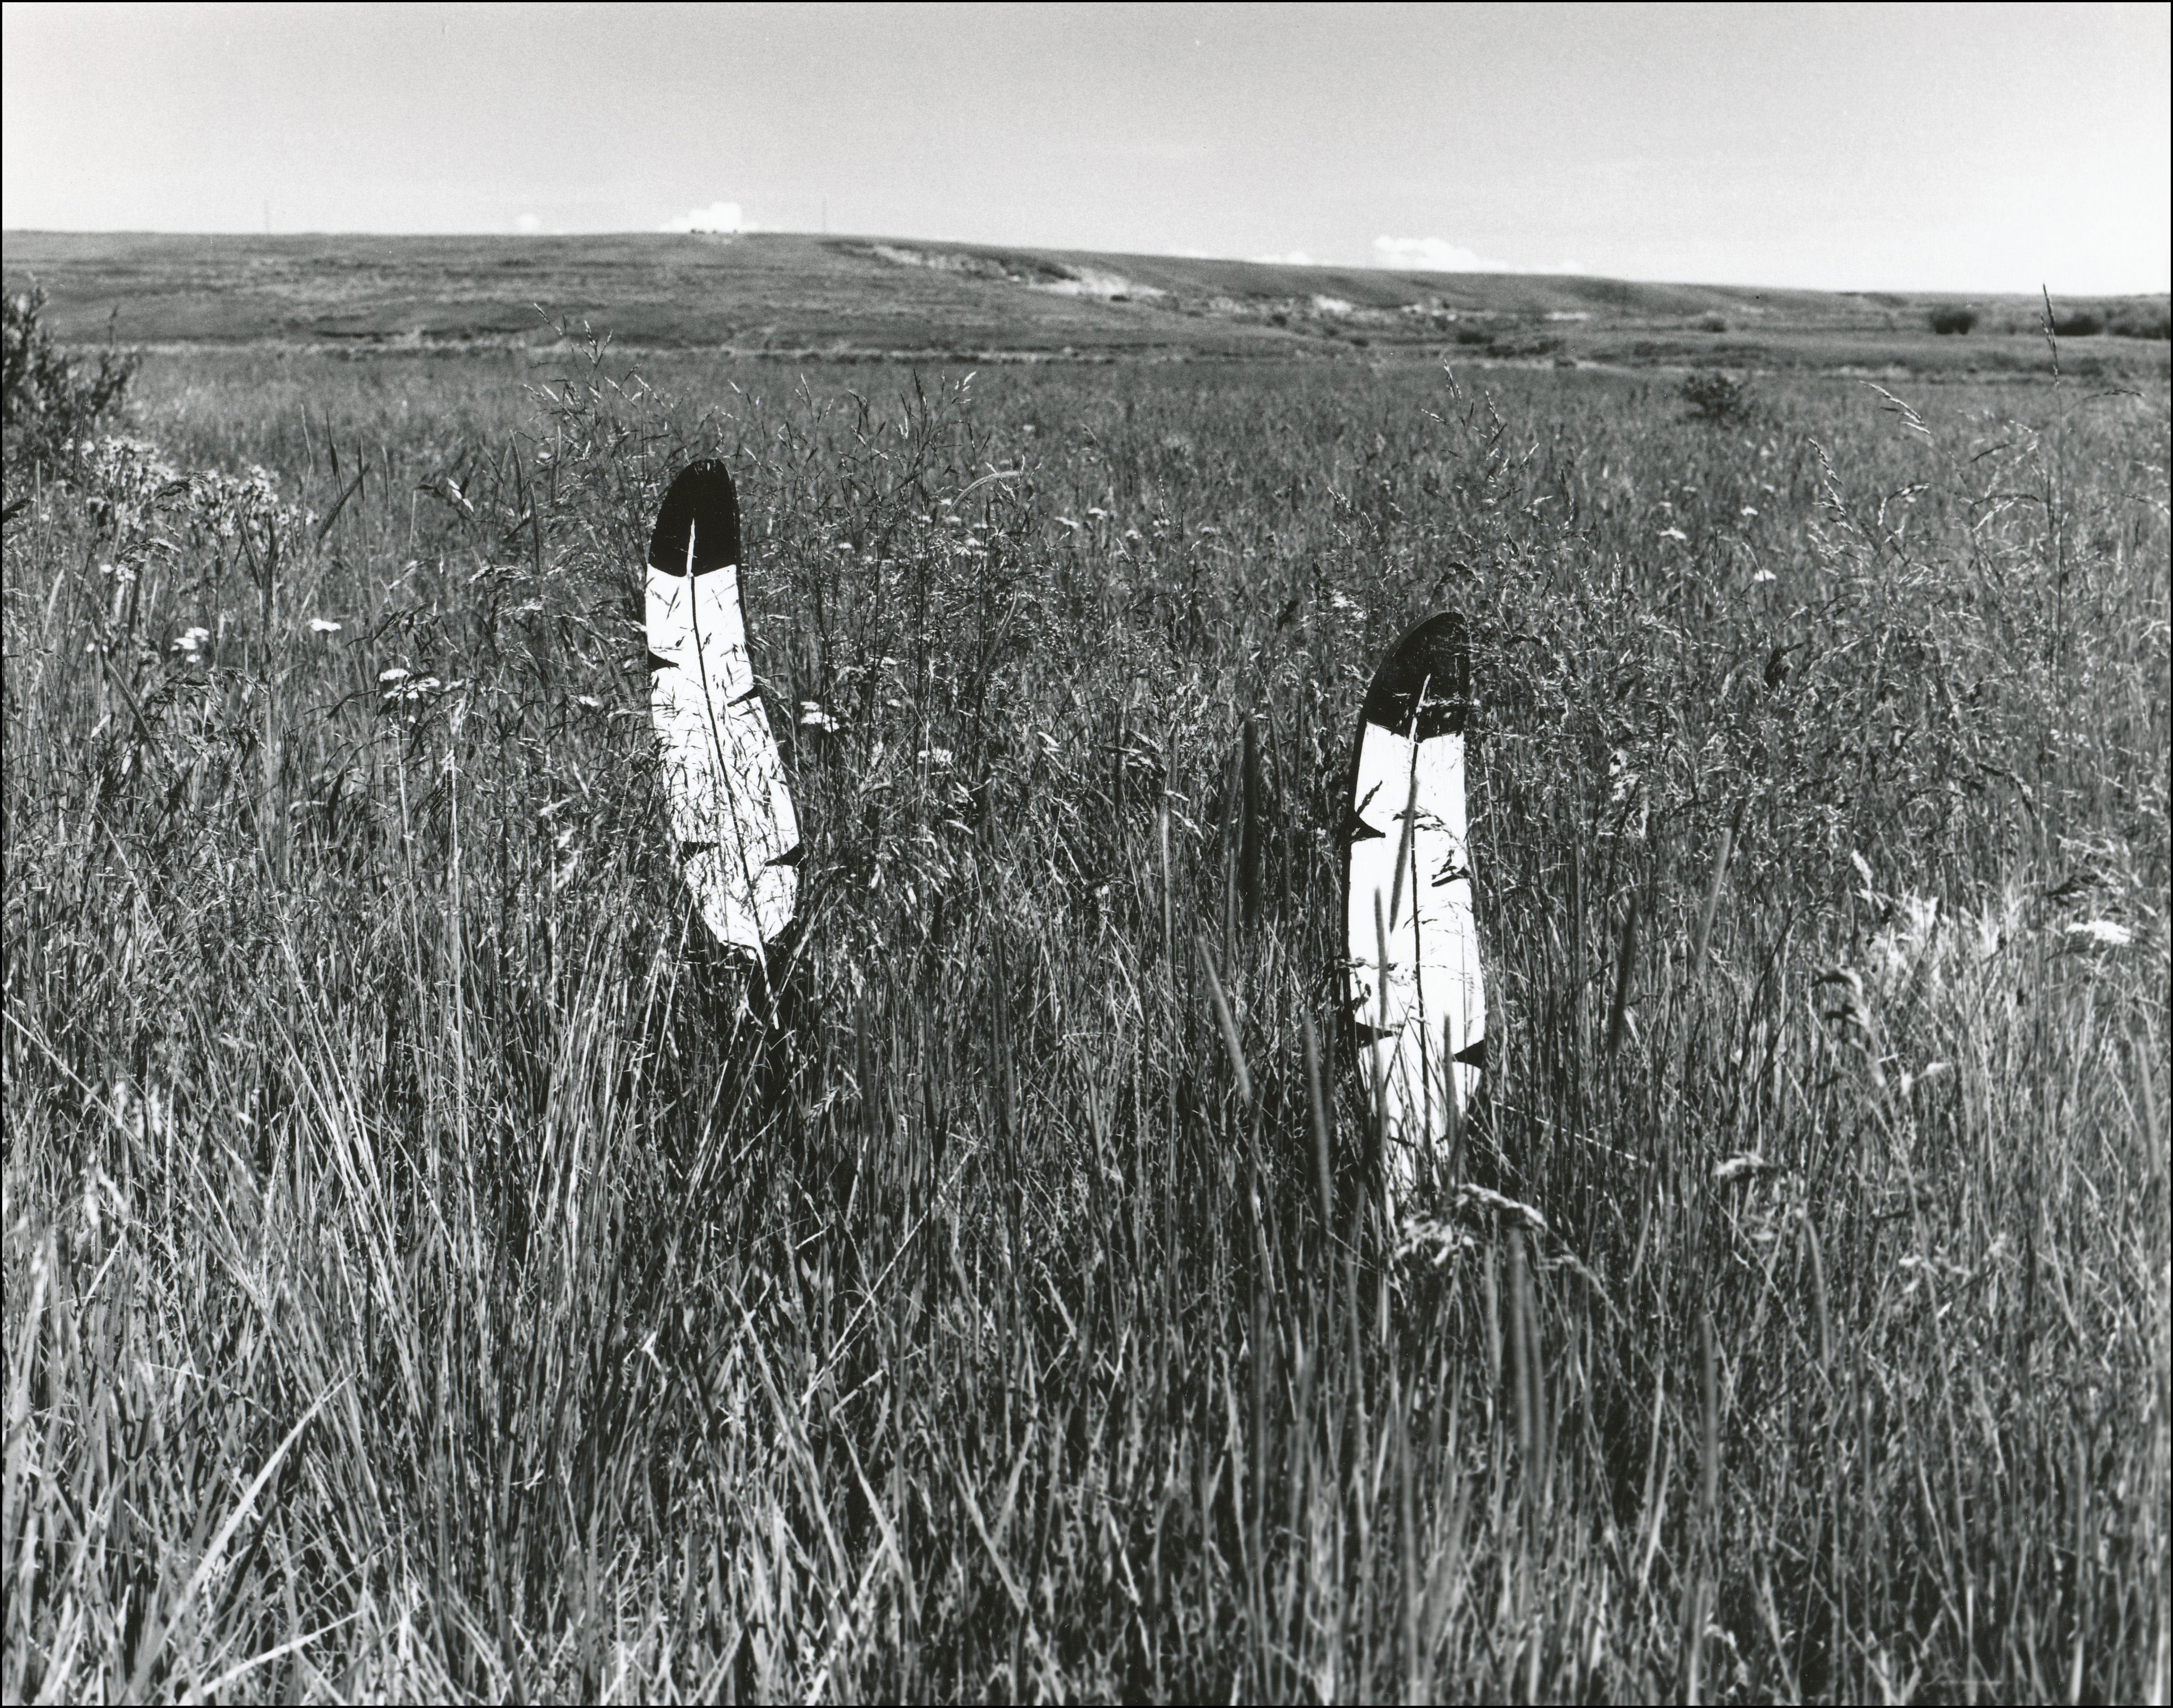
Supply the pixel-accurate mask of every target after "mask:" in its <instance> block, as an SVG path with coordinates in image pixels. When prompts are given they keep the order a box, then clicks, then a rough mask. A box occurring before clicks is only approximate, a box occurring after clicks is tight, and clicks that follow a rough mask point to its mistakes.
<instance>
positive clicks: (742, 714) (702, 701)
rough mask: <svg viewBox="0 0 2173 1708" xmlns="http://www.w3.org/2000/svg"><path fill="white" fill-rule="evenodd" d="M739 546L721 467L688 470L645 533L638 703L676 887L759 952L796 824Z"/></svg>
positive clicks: (778, 919) (786, 897) (788, 911)
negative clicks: (658, 768)
mask: <svg viewBox="0 0 2173 1708" xmlns="http://www.w3.org/2000/svg"><path fill="white" fill-rule="evenodd" d="M739 555H740V554H739V505H738V498H737V496H736V493H734V492H733V490H732V484H731V476H730V475H729V474H728V473H726V472H725V468H724V466H723V465H722V464H720V463H715V462H698V463H694V464H693V465H691V466H688V467H687V469H686V470H684V471H682V473H681V474H680V476H679V477H678V479H677V480H676V481H674V482H672V483H671V491H670V492H669V493H666V495H665V499H664V503H663V504H662V506H661V508H660V509H659V511H658V513H657V519H656V529H655V533H654V534H653V535H652V536H650V550H649V564H648V572H647V583H648V601H647V603H648V612H647V616H648V630H649V653H650V659H649V664H650V712H651V715H652V716H653V718H654V719H655V724H656V733H657V737H658V740H659V741H660V743H661V747H662V752H663V761H664V779H665V787H666V792H667V795H668V796H669V798H670V801H671V834H672V837H673V839H674V841H675V843H676V844H677V852H678V854H679V856H680V870H681V874H682V876H683V877H684V879H685V881H686V884H687V888H688V890H689V891H691V892H693V897H694V901H695V905H696V907H697V908H698V910H699V912H700V913H701V915H702V919H703V923H704V924H706V925H707V926H708V927H709V930H710V932H711V934H712V935H714V936H715V938H716V939H717V940H718V941H719V942H720V943H723V944H725V945H727V946H730V947H731V948H734V949H736V950H741V951H745V952H746V953H748V954H751V955H755V956H759V955H760V954H761V953H762V948H763V944H764V943H765V942H767V941H768V940H772V939H774V938H775V937H776V936H777V935H779V933H781V932H782V931H783V930H784V929H785V927H786V926H787V925H788V924H790V923H791V920H792V915H793V909H794V906H795V902H796V901H797V899H798V891H799V875H798V872H797V870H796V867H797V865H798V861H799V859H800V823H799V819H798V817H797V816H796V815H795V813H794V811H793V810H792V795H791V792H790V789H788V788H787V786H786V784H785V765H784V761H783V760H782V758H781V757H779V753H778V750H777V742H776V740H775V738H774V736H773V735H772V734H771V732H770V727H769V717H768V714H767V713H766V712H764V711H763V704H762V698H761V696H760V694H759V692H758V691H757V689H756V687H755V681H754V668H753V665H752V663H751V661H750V660H749V659H748V656H747V617H746V612H745V610H744V608H743V606H742V605H741V597H740V581H739Z"/></svg>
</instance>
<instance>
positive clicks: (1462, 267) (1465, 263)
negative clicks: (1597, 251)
mask: <svg viewBox="0 0 2173 1708" xmlns="http://www.w3.org/2000/svg"><path fill="white" fill-rule="evenodd" d="M1373 265H1374V266H1376V267H1387V268H1388V269H1389V270H1390V271H1392V272H1560V273H1577V274H1583V273H1586V272H1589V271H1590V270H1591V269H1589V268H1588V267H1586V266H1585V265H1584V263H1583V262H1582V261H1556V263H1555V264H1554V265H1553V266H1552V267H1517V266H1514V265H1512V264H1511V263H1510V262H1508V261H1496V259H1495V258H1494V257H1493V256H1487V255H1481V254H1480V253H1479V252H1478V251H1476V250H1472V249H1466V248H1465V247H1464V245H1462V244H1460V243H1451V242H1450V241H1449V240H1448V239H1447V238H1445V237H1377V238H1375V239H1374V240H1373Z"/></svg>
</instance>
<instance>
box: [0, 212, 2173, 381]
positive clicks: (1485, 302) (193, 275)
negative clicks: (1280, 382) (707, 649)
mask: <svg viewBox="0 0 2173 1708" xmlns="http://www.w3.org/2000/svg"><path fill="white" fill-rule="evenodd" d="M4 255H5V262H6V278H7V288H8V290H9V291H13V292H19V291H23V290H26V289H28V288H30V285H31V283H33V282H36V283H41V284H42V285H43V286H44V287H45V288H46V289H47V290H48V291H49V292H50V294H51V307H50V309H49V311H48V317H49V319H50V321H51V324H52V325H53V326H54V327H55V329H56V330H57V331H58V332H59V334H60V335H61V336H62V337H65V338H70V339H76V340H91V339H95V338H97V337H100V336H102V335H103V334H104V333H105V331H106V329H107V327H108V326H109V324H110V323H111V321H113V320H114V319H115V317H116V316H117V317H118V321H119V329H120V333H121V337H124V338H127V339H128V340H130V341H132V342H137V343H147V344H150V345H153V346H192V345H193V346H202V345H230V346H239V347H245V348H262V347H263V346H265V345H267V344H268V343H276V344H278V345H280V346H283V347H285V348H290V349H295V350H305V351H320V352H328V351H351V352H356V353H382V352H385V351H387V350H397V349H403V348H404V349H429V350H434V351H440V352H443V351H459V350H475V349H493V348H495V349H517V350H537V351H541V350H547V349H548V348H551V347H552V346H553V344H554V343H555V342H556V341H557V337H558V326H559V324H560V323H562V322H563V321H574V322H575V323H576V324H579V323H580V322H582V321H592V322H593V323H594V324H595V325H596V326H600V327H605V326H607V327H609V328H610V329H611V330H612V332H613V334H614V335H615V337H616V338H617V343H618V346H619V348H621V349H623V350H628V351H642V352H645V353H657V352H666V351H668V352H673V353H677V352H682V351H692V350H705V351H712V352H723V353H732V354H736V355H740V356H763V357H767V358H769V359H772V360H790V361H793V362H795V363H807V362H812V361H824V362H868V361H889V362H917V363H921V364H927V363H930V362H941V361H943V360H946V359H949V360H967V361H971V362H974V363H978V364H981V365H983V366H986V365H989V364H992V363H997V362H1088V363H1094V362H1107V361H1112V360H1137V359H1140V358H1149V359H1154V360H1162V361H1177V360H1194V359H1200V358H1218V359H1230V358H1253V359H1273V360H1280V361H1284V362H1307V363H1312V362H1329V363H1338V364H1341V363H1348V362H1351V361H1353V360H1358V361H1365V362H1371V361H1372V360H1375V359H1378V358H1379V357H1380V356H1382V355H1383V354H1399V355H1401V356H1404V357H1405V358H1411V357H1426V356H1428V355H1434V356H1451V355H1453V356H1456V357H1457V358H1459V359H1460V360H1462V361H1464V362H1465V363H1466V364H1487V365H1490V366H1491V365H1503V366H1507V365H1525V366H1533V365H1550V364H1599V365H1603V366H1607V367H1613V368H1626V369H1653V368H1730V369H1758V370H1771V371H1787V372H1803V371H1811V372H1831V371H1833V370H1835V369H1848V370H1850V371H1852V372H1855V373H1858V374H1866V375H1868V376H1869V377H1872V378H1874V379H1882V378H1885V377H1887V376H1888V375H1890V374H1947V375H1953V374H1983V375H2014V376H2029V377H2031V378H2045V379H2049V378H2050V377H2051V373H2052V362H2051V358H2050V354H2049V352H2048V351H2047V349H2046V344H2045V341H2044V338H2043V336H2042V332H2043V327H2044V320H2045V312H2046V302H2045V300H2044V299H2043V298H2042V297H2040V296H2034V295H2033V296H2006V297H1999V296H1994V297H1987V298H1984V299H1978V300H1972V301H1971V302H1970V303H1968V304H1964V303H1962V302H1960V300H1959V299H1955V298H1953V297H1949V296H1942V295H1938V294H1928V293H1921V292H1919V293H1906V292H1887V291H1882V292H1862V291H1852V292H1841V291H1809V290H1767V289H1756V288H1749V287H1741V286H1729V285H1688V284H1656V283H1643V282H1636V281H1631V280H1626V279H1607V278H1584V277H1574V276H1569V275H1554V274H1548V275H1536V276H1535V275H1527V274H1513V273H1426V272H1400V271H1394V270H1390V269H1388V268H1383V267H1311V266H1291V265H1287V264H1284V263H1280V262H1266V261H1218V260H1211V259H1205V258H1200V257H1193V256H1151V255H1099V254H1082V253H1078V252H1075V251H1059V250H1025V249H1002V248H995V247H991V246H988V245H967V244H956V243H924V242H917V241H915V242H904V241H892V240H881V239H876V238H867V237H817V236H811V235H807V234H793V233H788V232H765V233H758V234H739V235H699V236H684V237H666V236H657V235H647V236H644V235H640V234H628V235H620V236H597V237H336V236H321V235H320V236H302V235H298V236H291V237H251V236H221V237H209V236H186V235H178V234H153V233H145V232H121V233H106V234H91V233H79V232H78V233H68V232H24V231H11V232H8V234H6V236H5V240H4ZM2053 290H2054V292H2055V294H2056V295H2057V304H2058V305H2057V313H2058V315H2059V316H2060V317H2061V319H2062V326H2061V327H2060V331H2061V334H2062V337H2069V338H2071V340H2072V339H2073V338H2077V337H2084V338H2087V339H2088V342H2084V343H2081V344H2073V343H2072V342H2071V345H2070V348H2069V350H2068V354H2067V364H2068V373H2069V374H2071V375H2077V376H2083V375H2094V376H2097V377H2100V378H2106V379H2118V378H2123V377H2124V378H2126V380H2127V382H2128V383H2136V381H2137V380H2139V379H2159V380H2162V379H2163V378H2164V377H2165V374H2166V372H2167V357H2168V350H2167V345H2166V342H2165V340H2166V299H2165V297H2164V296H2162V295H2160V296H2154V297H2108V298H2091V299H2079V300H2077V299H2069V298H2068V297H2067V296H2065V295H2064V294H2059V293H2058V285H2057V281H2055V282H2054V284H2053ZM1963 314H1965V315H1968V316H1969V320H1970V326H1971V328H1973V329H1974V331H1975V336H1974V337H1971V338H1970V339H1969V340H1967V341H1966V342H1960V341H1957V340H1956V339H1955V338H1952V337H1939V336H1938V334H1939V333H1941V332H1946V331H1952V330H1954V329H1955V328H1954V327H1953V326H1952V325H1951V324H1943V323H1942V322H1943V319H1950V317H1952V316H1954V315H1963ZM2100 335H2105V336H2100Z"/></svg>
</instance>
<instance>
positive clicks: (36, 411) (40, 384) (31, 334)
mask: <svg viewBox="0 0 2173 1708" xmlns="http://www.w3.org/2000/svg"><path fill="white" fill-rule="evenodd" d="M45 310H46V290H45V287H44V286H43V285H40V284H33V285H32V286H31V287H30V289H29V290H28V291H27V292H24V293H22V294H18V295H14V296H10V297H8V299H7V300H6V304H5V331H4V340H0V426H4V428H5V429H6V432H7V438H8V461H10V462H11V463H12V462H13V461H15V460H16V459H17V458H23V459H25V460H27V461H29V462H30V464H32V465H34V466H35V465H40V464H43V463H46V462H48V461H51V459H52V458H53V457H55V456H56V455H59V454H60V452H61V451H62V449H63V448H64V447H65V446H67V445H72V444H74V443H76V442H77V441H78V440H80V439H84V438H87V437H88V436H89V434H92V433H93V432H94V431H95V430H96V428H98V427H99V425H100V423H103V422H105V421H106V420H108V419H109V418H111V417H112V416H113V415H114V414H116V412H118V411H119V409H120V407H121V401H122V399H123V398H124V397H125V396H127V391H128V383H129V381H130V380H132V379H134V378H135V376H136V369H137V366H138V365H139V364H141V362H142V360H143V358H142V356H141V355H140V354H139V353H137V352H136V351H133V350H122V349H121V348H119V346H118V345H117V344H116V342H114V339H113V337H112V334H111V329H110V326H109V331H108V333H107V337H106V342H105V348H103V349H101V350H100V352H99V353H98V363H97V366H96V368H95V369H93V368H91V367H90V366H89V364H88V363H87V362H84V363H77V362H72V361H70V360H69V359H68V358H67V354H66V353H64V352H63V351H62V349H61V348H60V346H59V345H57V343H55V342H53V335H52V331H51V328H50V327H48V326H46V325H45V323H44V315H45Z"/></svg>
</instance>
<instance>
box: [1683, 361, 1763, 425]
mask: <svg viewBox="0 0 2173 1708" xmlns="http://www.w3.org/2000/svg"><path fill="white" fill-rule="evenodd" d="M1676 395H1677V396H1680V398H1681V399H1682V400H1683V401H1684V402H1685V403H1686V404H1688V405H1689V406H1690V418H1691V419H1692V420H1693V421H1711V422H1716V423H1718V422H1730V421H1745V420H1748V419H1749V418H1750V412H1751V399H1750V385H1749V383H1748V382H1747V381H1745V380H1739V379H1737V378H1736V377H1735V376H1734V374H1723V373H1721V372H1720V371H1719V370H1718V369H1704V370H1701V372H1698V373H1696V374H1685V375H1684V377H1683V383H1682V384H1681V385H1680V386H1678V387H1677V388H1676Z"/></svg>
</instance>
